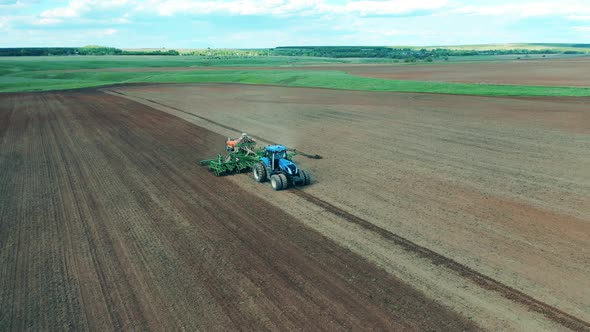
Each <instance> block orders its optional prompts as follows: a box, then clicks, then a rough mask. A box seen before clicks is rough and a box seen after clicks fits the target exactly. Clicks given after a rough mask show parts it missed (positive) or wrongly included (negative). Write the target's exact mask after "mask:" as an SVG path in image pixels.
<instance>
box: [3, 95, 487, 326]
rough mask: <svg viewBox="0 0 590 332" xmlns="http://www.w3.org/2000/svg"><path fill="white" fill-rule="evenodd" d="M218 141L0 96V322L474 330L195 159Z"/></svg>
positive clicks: (129, 113)
mask: <svg viewBox="0 0 590 332" xmlns="http://www.w3.org/2000/svg"><path fill="white" fill-rule="evenodd" d="M219 93H221V94H225V93H226V92H224V91H219ZM200 105H201V106H203V107H206V106H207V104H205V103H201V104H200ZM333 116H337V115H336V114H333ZM223 140H224V137H223V136H221V135H219V134H215V133H213V132H211V131H208V130H205V129H203V128H200V127H197V126H195V125H193V124H190V123H188V122H186V121H183V120H181V119H179V118H177V117H174V116H171V115H169V114H166V113H164V112H160V111H156V110H154V109H152V108H149V107H146V106H144V105H142V104H139V103H136V102H133V101H130V100H127V99H124V98H121V97H115V96H111V95H107V94H104V93H100V92H94V91H86V92H75V93H74V92H63V93H38V94H5V95H1V96H0V330H48V329H49V330H64V329H70V330H84V329H90V330H112V329H116V330H119V329H138V330H144V329H156V330H181V329H186V330H195V329H201V330H229V329H247V330H262V329H275V330H288V329H305V330H333V329H353V330H375V329H378V330H453V331H461V330H476V329H478V328H477V327H476V326H475V325H473V323H471V322H470V321H469V320H468V319H467V318H465V317H462V316H460V315H458V314H457V313H455V312H454V311H452V310H450V309H449V308H447V307H445V306H443V305H441V304H438V303H437V302H435V301H433V300H431V299H430V298H429V297H427V296H426V295H425V294H423V293H422V292H420V291H417V290H415V289H414V288H412V287H411V286H410V285H408V284H407V283H405V282H403V281H401V280H399V279H398V278H396V277H395V276H392V275H391V274H390V273H387V272H386V271H385V270H383V269H381V268H378V267H376V266H375V265H373V264H371V263H369V262H368V261H367V260H365V259H364V258H362V257H361V256H359V255H357V254H354V253H352V252H351V251H349V250H347V249H345V248H343V247H341V246H339V245H338V244H336V242H334V241H332V240H331V239H329V238H327V237H326V236H324V235H321V234H320V233H318V232H316V231H314V230H312V229H310V228H308V227H307V226H305V225H304V224H303V223H302V222H300V221H299V220H297V219H296V218H294V217H293V216H292V215H290V214H287V213H286V212H284V211H283V210H281V209H280V208H278V207H277V206H275V205H273V204H270V203H269V202H268V201H266V200H264V199H262V198H260V197H258V196H255V195H253V194H251V193H249V192H247V191H245V190H244V189H243V187H240V186H236V185H234V184H233V183H232V180H231V179H230V180H228V179H227V178H216V177H214V176H213V175H212V174H210V173H209V172H207V171H206V170H204V169H203V168H200V167H199V166H197V164H196V163H195V161H196V160H198V159H202V158H206V157H209V156H211V155H214V154H215V153H217V152H218V151H219V147H222V146H223ZM326 157H328V156H326ZM320 174H321V173H320ZM318 175H319V174H318ZM320 181H322V182H326V183H327V182H328V181H329V180H328V178H327V177H326V178H321V180H320ZM264 189H268V190H270V189H269V188H266V187H264ZM283 197H284V196H283Z"/></svg>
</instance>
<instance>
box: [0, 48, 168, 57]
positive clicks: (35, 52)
mask: <svg viewBox="0 0 590 332" xmlns="http://www.w3.org/2000/svg"><path fill="white" fill-rule="evenodd" d="M51 55H72V56H74V55H179V53H178V51H175V50H156V51H124V50H121V49H119V48H115V47H106V46H84V47H14V48H0V56H51Z"/></svg>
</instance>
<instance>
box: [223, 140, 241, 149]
mask: <svg viewBox="0 0 590 332" xmlns="http://www.w3.org/2000/svg"><path fill="white" fill-rule="evenodd" d="M236 143H238V140H237V139H234V140H227V141H226V142H225V145H226V146H229V147H231V148H232V149H233V148H234V147H235V145H236Z"/></svg>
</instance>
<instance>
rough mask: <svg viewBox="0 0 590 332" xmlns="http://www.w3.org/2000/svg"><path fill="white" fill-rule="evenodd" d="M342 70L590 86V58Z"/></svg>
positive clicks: (398, 77)
mask: <svg viewBox="0 0 590 332" xmlns="http://www.w3.org/2000/svg"><path fill="white" fill-rule="evenodd" d="M339 69H340V70H344V71H348V72H349V73H350V74H352V75H357V76H366V77H375V78H386V79H395V80H414V81H434V82H461V83H477V84H515V85H547V86H578V87H588V86H590V58H574V59H547V60H516V61H502V62H479V63H478V62H471V63H447V64H444V63H443V64H440V63H435V64H427V65H422V64H419V65H413V64H412V65H398V66H392V65H389V66H385V65H366V66H356V67H354V68H347V67H345V66H343V67H341V68H339Z"/></svg>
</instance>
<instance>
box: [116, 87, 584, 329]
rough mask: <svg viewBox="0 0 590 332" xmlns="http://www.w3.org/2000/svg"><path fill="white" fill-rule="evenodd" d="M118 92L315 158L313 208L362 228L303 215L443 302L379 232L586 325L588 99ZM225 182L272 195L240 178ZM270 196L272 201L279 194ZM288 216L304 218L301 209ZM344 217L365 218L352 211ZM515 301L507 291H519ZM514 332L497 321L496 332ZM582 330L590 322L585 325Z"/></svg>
mask: <svg viewBox="0 0 590 332" xmlns="http://www.w3.org/2000/svg"><path fill="white" fill-rule="evenodd" d="M117 92H118V93H122V94H124V95H125V96H128V97H129V98H135V100H138V101H141V102H144V103H146V104H147V105H151V106H153V107H160V108H161V109H162V110H165V111H168V112H170V113H172V114H176V115H178V116H180V117H183V118H185V119H187V120H189V121H194V122H195V123H199V124H200V125H203V126H208V128H210V129H212V130H215V131H218V132H220V133H223V134H224V135H227V136H230V135H236V134H237V133H239V132H240V131H244V132H248V133H250V134H253V135H256V136H258V137H260V138H264V139H266V140H267V141H268V142H282V143H284V144H286V145H288V146H292V147H296V148H299V149H301V150H302V151H304V152H307V153H311V154H319V155H321V156H323V159H321V160H312V159H306V158H303V157H299V162H300V164H301V165H302V166H303V167H306V168H308V169H310V170H311V171H312V172H313V174H314V175H315V179H316V182H315V184H314V185H312V186H310V187H308V188H305V189H304V193H305V194H306V195H307V194H309V195H312V196H313V198H310V199H309V200H308V201H314V200H315V199H316V198H317V199H320V200H321V201H317V205H319V206H322V207H323V208H324V210H331V211H332V212H333V214H334V215H336V217H345V219H348V221H350V222H353V223H357V224H358V225H361V226H362V227H361V228H362V231H363V232H364V231H367V234H364V235H362V236H361V235H358V236H355V235H351V234H352V233H353V232H352V231H350V232H349V229H348V228H349V227H350V226H348V225H346V224H343V223H338V222H336V221H333V222H332V223H331V224H330V225H331V226H329V227H328V226H326V225H327V224H328V223H329V217H328V216H327V215H326V214H319V215H315V214H309V215H307V216H306V218H308V219H309V220H312V221H309V224H310V225H312V226H313V227H316V228H318V229H323V231H324V232H325V233H324V234H325V235H326V236H329V237H332V238H338V239H339V242H340V243H341V244H343V245H344V246H348V247H350V248H353V249H354V250H356V251H357V252H359V253H361V254H363V253H365V254H366V257H368V258H369V259H371V260H374V261H377V262H380V263H381V264H383V265H384V266H386V265H387V266H389V268H390V269H391V270H395V271H397V272H399V273H408V276H407V279H409V280H415V281H416V283H417V280H422V279H424V280H426V279H427V278H434V279H435V280H436V281H424V284H426V285H427V286H424V287H425V288H428V290H429V292H432V293H436V292H437V291H435V290H436V289H437V287H440V294H442V295H440V298H445V296H447V295H446V294H447V293H446V292H448V289H449V287H451V286H448V285H446V284H445V282H444V281H442V278H438V279H437V278H436V277H432V276H429V277H426V276H425V274H422V275H420V273H422V272H424V271H427V270H428V269H435V270H436V268H435V267H432V266H430V267H424V268H423V269H422V270H421V271H422V272H416V274H411V273H410V272H408V271H410V270H412V269H414V268H415V266H416V265H415V264H418V263H415V264H413V263H409V264H408V265H403V263H402V262H401V260H400V259H397V258H391V257H398V258H399V256H396V255H392V254H390V253H388V252H387V250H391V249H386V248H390V247H388V245H386V244H383V245H381V244H378V241H380V240H383V239H384V238H385V240H387V239H390V240H392V241H393V242H396V241H397V242H400V241H401V240H399V239H397V238H396V237H395V236H393V235H387V234H395V235H396V236H401V237H403V238H405V239H409V240H410V241H412V242H414V243H415V244H417V245H419V246H422V247H423V248H428V249H430V250H433V251H434V252H436V253H438V254H441V255H443V256H445V257H448V258H452V259H453V260H454V261H456V262H457V263H459V264H462V265H463V266H467V267H469V268H470V269H473V270H475V271H477V272H478V273H481V274H483V275H485V276H487V277H490V278H492V279H494V280H496V281H498V282H500V283H502V284H503V285H506V286H508V287H511V288H513V289H515V290H518V291H519V292H522V293H524V294H527V295H529V296H531V297H532V298H534V299H537V300H539V301H541V302H543V303H545V304H548V305H550V306H552V307H553V308H557V309H559V310H561V311H563V312H567V313H569V314H572V315H574V316H576V317H578V318H580V319H582V320H585V321H586V322H588V321H590V301H589V299H590V279H589V278H588V275H590V264H589V261H588V257H590V245H589V243H590V172H589V171H588V170H590V154H589V153H588V151H590V113H589V112H588V106H587V105H588V104H589V103H590V101H589V100H588V99H587V98H497V97H470V96H452V95H430V94H402V93H397V94H396V93H376V92H355V91H335V90H327V89H306V88H281V87H268V86H266V87H265V86H247V85H227V84H225V85H224V84H203V85H198V84H197V85H167V86H166V85H155V86H142V87H128V88H121V89H117ZM232 128H235V129H236V130H231V129H232ZM228 181H233V182H236V183H243V186H245V187H247V188H252V190H253V192H257V193H258V192H260V193H261V195H266V194H264V191H263V190H258V189H256V188H257V187H253V186H250V185H249V184H248V183H251V182H252V181H251V180H250V179H247V178H245V177H244V178H243V181H242V178H239V177H237V179H230V180H228ZM270 195H271V194H269V195H267V199H268V200H269V201H271V202H273V201H278V200H281V199H282V198H281V197H282V196H274V198H273V197H272V196H270ZM291 196H293V197H291ZM291 196H290V198H289V200H290V202H293V201H295V202H299V201H296V198H295V197H294V196H299V195H291ZM303 198H304V199H303V200H305V197H303ZM285 202H287V199H285ZM324 203H327V204H324ZM292 204H293V203H292ZM297 204H299V203H297ZM290 206H291V205H290V204H288V203H285V204H284V205H283V207H284V208H285V209H287V208H290ZM334 207H335V208H336V209H334ZM290 209H291V211H293V212H292V213H293V214H297V213H301V209H299V210H298V209H297V208H296V207H295V208H290ZM347 213H349V214H352V215H354V216H355V217H359V218H362V220H363V221H358V220H356V219H354V218H355V217H350V218H349V217H346V214H347ZM355 220H356V221H355ZM365 222H366V223H365ZM339 232H342V233H339ZM357 232H361V231H360V230H359V231H357ZM374 233H378V234H377V235H375V234H374ZM359 234H360V233H359ZM384 234H385V235H384ZM363 237H364V238H363ZM361 239H362V240H361ZM365 239H366V241H365ZM363 241H364V242H363ZM361 242H362V243H364V244H363V246H364V247H363V246H360V244H359V243H361ZM414 249H416V248H414ZM420 250H422V249H416V251H420ZM389 258H391V260H388V259H389ZM396 259H397V260H396ZM434 261H435V265H440V261H438V263H437V261H436V259H435V260H434ZM445 264H446V263H445ZM448 265H449V266H450V265H452V264H448ZM401 266H403V267H401ZM455 270H456V272H458V273H460V274H462V273H463V272H461V269H455ZM416 276H417V277H416ZM451 282H455V281H454V280H453V281H451ZM447 286H448V287H447ZM453 287H454V286H453ZM459 288H460V287H457V288H456V289H455V290H453V292H459V291H460V289H459ZM514 294H516V293H514ZM514 294H513V295H508V296H507V297H508V298H510V297H518V296H516V295H514ZM519 296H520V295H519ZM449 301H451V302H453V303H458V302H461V301H464V302H462V303H469V305H465V307H463V309H461V310H463V311H464V312H470V311H471V312H472V313H474V315H476V316H477V314H479V313H481V314H482V315H483V316H486V315H487V316H486V317H488V318H489V317H493V316H502V317H503V319H504V318H505V317H504V315H506V317H508V316H509V313H506V312H503V313H500V311H501V310H502V308H503V307H504V306H505V305H504V304H502V305H498V306H495V305H491V304H490V303H491V301H490V300H487V299H486V300H482V297H481V296H480V295H477V296H475V295H474V296H470V295H469V296H468V295H465V296H464V297H462V298H461V299H460V300H457V299H454V300H449ZM527 301H528V300H527ZM482 302H483V303H482ZM522 302H526V301H522ZM460 306H461V305H459V307H460ZM486 313H487V314H486ZM526 315H527V314H523V315H520V316H518V317H513V318H505V319H506V320H510V319H513V321H512V322H511V323H508V325H510V326H511V324H519V320H520V321H523V320H525V318H524V317H527V316H526ZM483 316H482V317H483ZM479 318H481V317H479ZM482 319H484V320H485V318H482ZM510 326H493V324H492V328H498V329H502V328H510ZM571 326H572V325H570V327H571ZM578 326H585V327H586V328H587V329H588V328H590V324H588V323H583V324H582V325H578ZM512 328H514V326H512ZM519 328H531V327H530V325H527V326H524V327H523V326H520V327H519ZM578 329H579V328H578Z"/></svg>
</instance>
